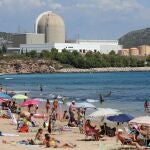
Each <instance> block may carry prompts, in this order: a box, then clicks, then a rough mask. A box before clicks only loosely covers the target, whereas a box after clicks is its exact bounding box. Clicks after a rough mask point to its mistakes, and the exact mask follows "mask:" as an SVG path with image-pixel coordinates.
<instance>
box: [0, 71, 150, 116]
mask: <svg viewBox="0 0 150 150" xmlns="http://www.w3.org/2000/svg"><path fill="white" fill-rule="evenodd" d="M0 84H2V85H3V88H4V89H6V90H7V91H15V92H16V93H22V94H24V93H27V94H28V95H29V96H30V97H31V98H41V99H46V98H49V99H50V100H52V99H53V98H54V97H58V98H59V99H60V101H61V98H62V97H64V96H66V97H67V100H68V101H72V100H75V101H76V102H81V103H82V102H88V103H92V104H93V105H95V106H96V107H100V108H103V107H104V108H114V109H119V110H120V111H121V112H123V113H128V114H132V115H133V116H141V115H147V114H146V113H145V112H144V106H143V105H144V101H145V100H150V72H111V73H110V72H109V73H108V72H107V73H54V74H18V75H2V76H0ZM40 88H42V90H43V91H42V92H41V91H40ZM110 93H111V94H110ZM100 94H101V95H103V96H104V102H103V103H102V104H100V102H99V95H100Z"/></svg>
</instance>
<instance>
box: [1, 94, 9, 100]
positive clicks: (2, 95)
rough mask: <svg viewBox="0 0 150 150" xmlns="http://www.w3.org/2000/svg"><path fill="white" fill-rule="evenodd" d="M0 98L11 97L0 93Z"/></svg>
mask: <svg viewBox="0 0 150 150" xmlns="http://www.w3.org/2000/svg"><path fill="white" fill-rule="evenodd" d="M0 98H4V99H11V97H10V96H9V95H7V94H5V93H0Z"/></svg>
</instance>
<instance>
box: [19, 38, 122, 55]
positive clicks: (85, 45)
mask: <svg viewBox="0 0 150 150" xmlns="http://www.w3.org/2000/svg"><path fill="white" fill-rule="evenodd" d="M52 48H56V49H58V51H59V52H61V51H62V50H63V49H66V50H68V51H71V52H72V51H78V52H80V53H86V52H88V51H92V52H101V53H105V54H107V53H109V52H110V51H111V50H114V51H116V52H117V51H118V49H122V46H120V45H118V41H116V40H114V41H112V40H110V41H104V40H100V41H94V40H92V41H91V40H86V41H84V40H77V41H76V42H75V43H52V44H49V43H45V44H21V45H20V50H21V51H22V52H26V51H28V52H29V51H32V50H37V52H39V53H40V52H41V51H42V50H51V49H52Z"/></svg>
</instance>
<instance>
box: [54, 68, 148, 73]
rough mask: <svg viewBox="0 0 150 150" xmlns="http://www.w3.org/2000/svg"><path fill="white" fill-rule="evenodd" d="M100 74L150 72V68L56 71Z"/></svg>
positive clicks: (61, 71)
mask: <svg viewBox="0 0 150 150" xmlns="http://www.w3.org/2000/svg"><path fill="white" fill-rule="evenodd" d="M100 72H104V73H105V72H150V67H120V68H118V67H107V68H90V69H78V68H64V69H60V70H56V73H100Z"/></svg>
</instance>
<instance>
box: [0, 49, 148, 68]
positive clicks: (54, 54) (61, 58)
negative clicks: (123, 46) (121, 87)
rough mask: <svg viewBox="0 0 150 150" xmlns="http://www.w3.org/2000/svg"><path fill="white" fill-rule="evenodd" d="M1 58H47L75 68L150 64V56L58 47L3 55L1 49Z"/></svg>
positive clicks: (142, 65)
mask: <svg viewBox="0 0 150 150" xmlns="http://www.w3.org/2000/svg"><path fill="white" fill-rule="evenodd" d="M0 52H1V53H0V55H1V59H2V58H3V59H5V60H6V59H9V60H11V59H23V60H27V59H28V60H29V59H34V60H38V59H45V60H51V61H54V62H58V64H62V66H63V67H65V68H66V67H75V68H101V67H144V66H150V56H149V57H147V58H145V57H131V56H128V57H127V56H119V55H117V54H115V52H114V51H111V52H110V53H109V54H101V53H99V52H97V53H92V52H88V53H86V54H80V53H78V52H77V51H73V52H69V51H67V50H65V49H64V50H63V51H62V53H59V52H58V50H57V49H52V50H51V51H47V50H43V51H42V52H41V53H37V52H36V51H31V52H29V53H27V52H26V53H24V54H23V53H22V54H15V55H4V56H3V55H2V54H3V53H2V51H0Z"/></svg>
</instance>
